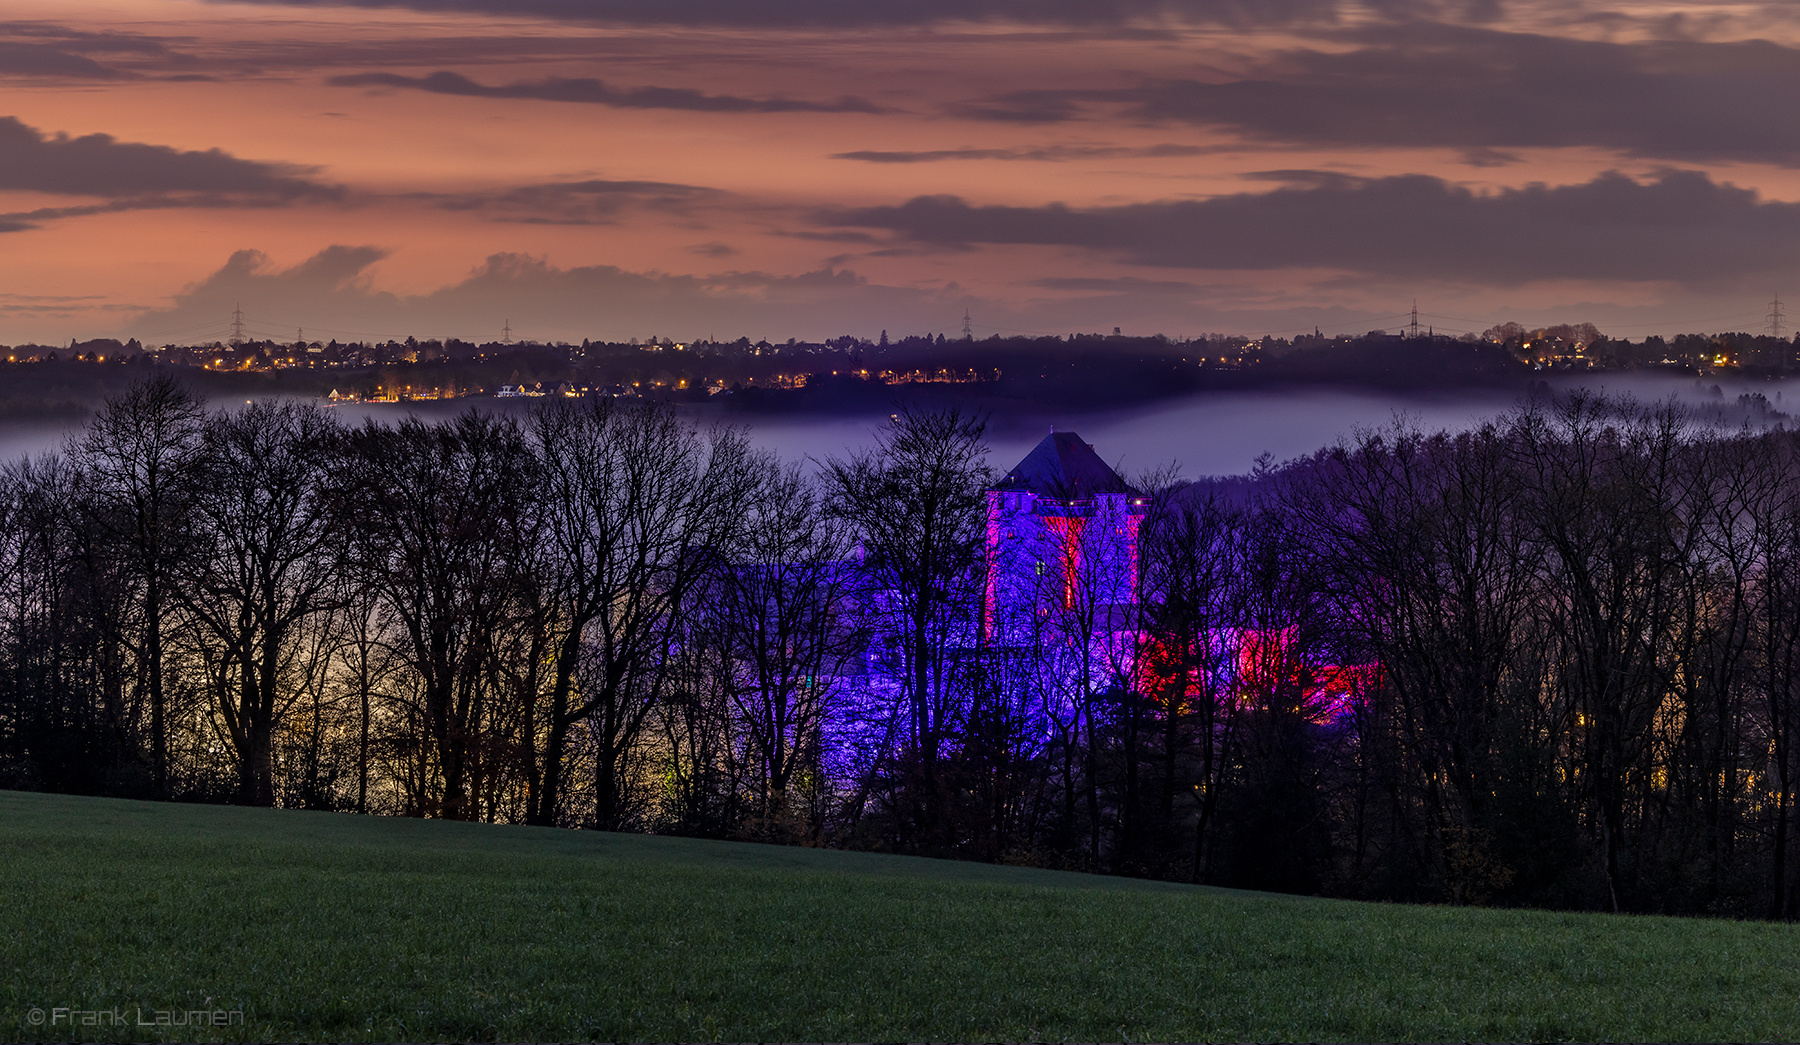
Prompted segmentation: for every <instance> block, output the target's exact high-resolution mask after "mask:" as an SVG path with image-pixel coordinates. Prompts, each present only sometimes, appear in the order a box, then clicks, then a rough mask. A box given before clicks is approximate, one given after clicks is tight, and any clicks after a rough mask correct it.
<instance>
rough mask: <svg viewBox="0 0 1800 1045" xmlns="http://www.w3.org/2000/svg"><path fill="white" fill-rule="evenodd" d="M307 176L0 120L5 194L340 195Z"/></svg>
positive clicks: (210, 154)
mask: <svg viewBox="0 0 1800 1045" xmlns="http://www.w3.org/2000/svg"><path fill="white" fill-rule="evenodd" d="M306 173H307V172H306V170H305V169H304V168H297V167H292V166H287V165H282V164H271V163H258V162H255V161H253V160H243V159H239V158H237V157H236V156H232V155H231V154H230V153H227V152H224V151H221V150H219V149H208V150H207V151H205V152H191V151H189V152H183V151H181V150H177V149H172V148H170V147H168V146H166V145H144V144H139V143H135V142H121V141H118V140H117V139H115V138H113V137H112V136H111V135H108V134H87V135H83V136H81V137H79V138H70V137H68V136H67V135H63V134H57V135H45V134H40V133H39V132H38V131H37V130H35V129H33V128H31V127H27V126H26V125H25V124H23V123H21V122H19V120H18V119H17V118H15V117H11V116H5V117H0V189H25V190H32V191H37V192H50V193H57V194H62V195H74V196H105V197H126V196H131V197H135V196H146V195H153V194H157V193H171V192H181V193H235V194H255V195H258V196H262V197H276V198H283V199H294V198H299V197H304V196H327V195H332V194H334V192H335V190H333V189H331V188H329V187H326V186H322V185H319V184H317V183H315V182H312V181H309V180H307V179H306V177H305V174H306Z"/></svg>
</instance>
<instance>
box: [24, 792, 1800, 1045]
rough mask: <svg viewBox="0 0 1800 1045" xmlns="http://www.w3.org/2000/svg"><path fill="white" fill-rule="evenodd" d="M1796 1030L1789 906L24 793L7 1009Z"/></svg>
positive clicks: (707, 1034)
mask: <svg viewBox="0 0 1800 1045" xmlns="http://www.w3.org/2000/svg"><path fill="white" fill-rule="evenodd" d="M58 1007H62V1008H67V1009H73V1010H88V1011H96V1010H106V1011H107V1012H108V1013H109V1014H110V1013H120V1014H122V1018H123V1019H124V1020H125V1021H126V1023H127V1025H126V1026H120V1027H112V1026H107V1025H105V1023H104V1022H102V1023H101V1024H99V1025H88V1026H79V1025H78V1026H76V1027H74V1028H70V1027H69V1026H67V1025H66V1023H65V1024H64V1025H62V1026H52V1025H51V1020H52V1018H53V1014H55V1011H56V1009H57V1008H58ZM33 1009H37V1010H41V1011H42V1013H43V1019H44V1023H43V1025H41V1026H39V1025H34V1024H33V1023H32V1022H31V1019H32V1010H33ZM181 1009H207V1010H214V1009H218V1010H241V1011H242V1013H243V1014H244V1015H243V1023H242V1024H241V1025H237V1026H228V1027H225V1028H222V1029H218V1030H210V1029H208V1030H195V1029H194V1028H192V1027H188V1028H175V1029H174V1030H168V1031H165V1030H161V1029H159V1028H156V1027H141V1026H134V1025H132V1024H135V1023H136V1022H137V1021H138V1020H140V1019H141V1020H145V1021H149V1020H153V1019H154V1018H155V1016H154V1014H155V1012H156V1011H157V1010H165V1011H174V1010H181ZM90 1018H93V1019H98V1020H102V1021H108V1020H111V1019H112V1018H113V1017H112V1016H111V1015H107V1016H101V1017H90ZM1797 1034H1800V929H1796V928H1794V927H1789V926H1778V925H1756V924H1734V923H1728V922H1706V921H1683V920H1676V919H1661V918H1611V917H1600V916H1591V915H1558V914H1539V913H1521V912H1502V911H1477V910H1450V909H1441V908H1409V907H1395V906H1380V905H1369V904H1355V903H1343V902H1336V901H1325V900H1308V899H1292V898H1284V897H1278V896H1268V895H1261V894H1254V893H1234V892H1226V891H1218V890H1201V889H1192V888H1185V887H1180V886H1169V885H1157V884H1152V883H1142V882H1132V881H1126V880H1121V879H1108V878H1097V877H1090V876H1085V875H1073V874H1059V873H1054V872H1044V871H1031V870H1021V869H1012V868H995V867H986V866H980V865H970V864H958V863H946V862H940V861H930V860H915V859H908V858H903V857H884V856H876V855H869V854H858V853H836V852H817V851H809V850H796V849H783V848H774V847H767V846H756V845H738V844H727V843H715V842H697V841H687V840H681V839H667V838H642V837H635V836H626V835H604V834H593V833H586V832H569V831H553V830H538V829H528V828H516V827H488V826H482V825H473V824H448V823H431V822H420V821H406V820H387V819H375V818H354V817H347V816H334V815H329V814H317V813H296V812H283V811H269V810H244V809H224V808H212V807H197V806H173V805H152V804H145V803H136V802H122V801H111V800H101V799H82V798H69V797H60V796H47V795H26V794H18V793H12V792H0V1038H24V1039H28V1040H29V1039H39V1038H42V1039H51V1038H54V1039H69V1038H72V1037H73V1038H76V1039H86V1040H123V1039H137V1040H143V1039H146V1038H148V1039H155V1038H158V1037H160V1036H167V1037H171V1038H178V1039H184V1040H187V1039H193V1038H196V1037H199V1038H204V1037H221V1038H250V1039H264V1038H278V1039H287V1040H295V1039H377V1040H393V1039H400V1040H431V1039H439V1038H447V1039H492V1038H499V1039H503V1040H504V1039H513V1040H533V1039H585V1038H603V1039H659V1040H668V1039H693V1040H705V1039H725V1040H754V1039H788V1040H827V1041H859V1040H860V1041H869V1040H896V1039H906V1040H926V1039H959V1040H971V1039H973V1040H981V1039H1063V1038H1071V1039H1085V1040H1121V1039H1124V1040H1143V1039H1149V1040H1164V1041H1167V1040H1181V1039H1208V1038H1213V1039H1217V1038H1226V1039H1264V1040H1266V1039H1315V1040H1316V1039H1360V1040H1371V1039H1373V1040H1381V1039H1427V1040H1455V1039H1511V1040H1522V1039H1530V1040H1542V1039H1569V1038H1573V1039H1582V1040H1607V1039H1615V1040H1616V1039H1638V1040H1646V1039H1663V1040H1671V1039H1674V1040H1687V1039H1736V1040H1768V1039H1792V1038H1794V1037H1795V1036H1796V1035H1797Z"/></svg>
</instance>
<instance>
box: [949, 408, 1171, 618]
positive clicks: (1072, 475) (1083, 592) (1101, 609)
mask: <svg viewBox="0 0 1800 1045" xmlns="http://www.w3.org/2000/svg"><path fill="white" fill-rule="evenodd" d="M1146 504H1147V501H1146V500H1145V498H1143V497H1142V496H1139V495H1138V493H1137V492H1136V491H1134V490H1132V489H1131V487H1130V485H1129V484H1127V483H1126V482H1125V481H1124V480H1123V479H1121V478H1120V477H1119V473H1117V472H1115V471H1113V469H1112V468H1111V467H1110V466H1108V465H1107V463H1106V462H1105V461H1103V460H1101V459H1100V455H1099V454H1097V453H1095V452H1094V447H1093V445H1092V444H1090V443H1085V442H1083V441H1082V439H1081V437H1080V436H1079V435H1076V434H1075V433H1074V432H1052V433H1051V434H1050V435H1048V436H1045V437H1044V440H1043V441H1042V442H1040V443H1038V445H1037V446H1036V447H1035V448H1033V449H1032V451H1031V452H1030V453H1029V454H1026V455H1025V459H1024V460H1022V461H1020V462H1019V463H1018V465H1017V466H1015V467H1014V468H1013V469H1012V471H1010V472H1007V473H1006V476H1005V478H1003V479H1001V480H1000V481H999V482H998V483H996V484H995V485H994V487H993V489H991V490H989V491H988V494H987V566H988V569H987V589H986V593H985V595H986V597H985V599H984V605H983V613H982V628H981V630H982V644H983V645H984V646H988V647H1008V646H1022V645H1029V644H1030V642H1031V639H1032V638H1034V637H1039V638H1041V637H1042V636H1043V635H1044V634H1045V631H1046V629H1054V630H1057V631H1062V632H1081V633H1083V634H1085V635H1087V636H1089V637H1090V638H1092V637H1097V636H1099V635H1102V634H1106V633H1110V632H1112V631H1116V630H1120V629H1121V628H1126V629H1129V628H1130V627H1131V625H1130V624H1129V623H1127V622H1126V621H1125V620H1124V619H1121V618H1124V617H1125V616H1127V614H1126V613H1125V611H1126V610H1128V609H1129V608H1130V607H1132V606H1134V605H1135V604H1136V602H1137V598H1138V528H1139V526H1140V525H1142V523H1143V518H1144V513H1145V510H1146V509H1145V505H1146Z"/></svg>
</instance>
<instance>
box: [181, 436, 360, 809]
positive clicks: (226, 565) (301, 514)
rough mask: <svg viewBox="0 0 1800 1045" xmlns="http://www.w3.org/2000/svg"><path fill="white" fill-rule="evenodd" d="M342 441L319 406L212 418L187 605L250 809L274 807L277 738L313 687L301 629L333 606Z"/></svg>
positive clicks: (240, 794) (196, 497)
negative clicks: (332, 512) (333, 452)
mask: <svg viewBox="0 0 1800 1045" xmlns="http://www.w3.org/2000/svg"><path fill="white" fill-rule="evenodd" d="M337 435H338V431H337V426H336V425H335V424H334V423H333V422H332V420H331V419H330V418H329V417H328V416H327V415H326V414H325V413H324V412H323V411H322V410H320V409H319V408H317V407H313V406H302V405H300V404H297V403H293V402H282V403H261V404H256V405H252V406H248V407H245V408H244V409H243V410H240V411H238V412H236V413H223V412H221V413H217V414H214V415H213V416H211V417H210V418H208V419H207V421H206V424H205V426H204V430H203V434H202V438H201V448H202V453H203V455H204V457H203V462H202V464H201V465H200V466H199V468H198V469H197V471H196V475H195V479H196V483H195V491H194V494H193V501H192V509H193V512H194V526H195V535H196V537H197V538H198V540H196V542H195V546H194V551H193V554H192V555H191V556H190V557H189V558H188V560H187V562H185V563H184V564H183V567H182V570H181V577H182V580H183V583H182V584H181V585H180V586H179V587H178V588H177V597H178V598H179V600H180V601H181V604H182V606H183V607H184V609H185V610H186V613H187V615H188V616H189V618H190V619H191V620H193V621H194V622H195V624H196V625H197V627H198V628H199V629H200V631H201V633H202V639H201V642H202V645H203V646H205V647H206V648H207V649H208V650H209V651H211V652H212V653H213V654H214V656H212V657H211V658H210V659H211V660H212V661H213V670H212V671H211V675H212V682H213V692H214V698H215V701H216V706H217V708H218V712H219V716H220V719H221V720H222V722H223V723H224V726H225V730H224V732H225V737H226V739H227V740H228V741H229V743H230V744H231V747H232V749H233V750H234V751H235V752H236V754H237V766H238V788H237V798H238V801H239V802H242V803H244V804H246V805H271V804H273V802H274V800H275V792H274V766H273V762H272V758H273V753H274V746H273V739H274V735H275V731H276V729H277V728H278V725H279V723H280V720H281V717H282V716H283V715H284V714H285V713H286V711H287V709H288V707H289V706H290V705H291V704H292V702H293V701H294V699H295V698H296V697H297V695H298V694H299V693H300V692H302V691H303V690H304V689H306V683H307V682H308V681H310V680H309V679H308V678H305V677H299V676H300V675H301V674H302V673H300V672H299V671H298V669H299V668H300V667H301V665H299V664H298V663H297V661H298V659H299V658H300V655H301V653H302V650H303V648H304V643H305V640H306V639H307V636H306V635H305V634H303V632H304V630H305V629H306V628H307V627H308V626H309V624H311V623H313V622H314V618H316V617H317V616H318V615H320V614H321V613H322V612H323V611H325V610H327V609H328V608H329V604H328V602H327V601H326V600H327V597H328V595H329V593H330V591H331V587H332V579H333V567H334V566H335V565H336V563H335V561H334V557H333V556H332V555H331V554H330V553H331V544H332V537H333V533H332V529H331V525H330V522H331V520H330V516H329V513H328V511H327V509H326V506H325V505H324V503H323V498H324V496H325V494H324V487H323V484H322V479H323V476H324V468H325V463H326V461H325V453H326V451H327V449H328V448H329V445H330V444H331V443H332V442H333V441H334V440H335V439H336V437H337Z"/></svg>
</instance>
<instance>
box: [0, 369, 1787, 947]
mask: <svg viewBox="0 0 1800 1045" xmlns="http://www.w3.org/2000/svg"><path fill="white" fill-rule="evenodd" d="M985 454H986V449H985V446H984V444H983V426H982V423H981V422H980V421H979V419H976V418H973V417H971V416H969V415H967V414H963V413H959V412H957V411H955V410H936V411H927V410H905V411H902V412H900V413H899V414H897V415H896V416H895V417H894V419H893V420H892V421H891V422H890V423H889V424H887V425H886V426H885V427H884V428H883V429H882V431H881V432H880V433H879V436H878V439H877V441H876V443H875V444H874V445H873V447H872V448H871V449H869V450H868V451H866V452H864V453H861V454H858V455H854V456H852V457H849V458H844V459H833V460H829V461H826V462H823V463H822V464H821V465H820V466H819V467H818V468H816V469H814V470H812V471H804V470H802V469H800V468H799V467H798V466H797V465H795V464H793V463H786V464H784V463H783V462H781V461H779V460H776V459H775V458H773V457H772V456H770V455H768V454H766V453H763V452H760V451H757V450H755V449H754V448H752V447H751V446H750V445H749V444H748V443H747V442H746V440H745V438H744V437H743V435H742V434H741V433H738V432H736V431H733V430H729V429H722V430H716V431H707V432H703V431H699V430H696V429H695V428H693V427H692V426H690V425H688V424H687V423H685V422H683V421H682V420H681V419H680V418H679V417H678V416H677V414H676V413H675V412H674V411H673V410H672V409H671V408H670V407H668V406H666V405H658V404H649V403H635V402H626V401H613V400H581V401H574V400H569V401H547V402H544V403H542V404H541V405H540V406H539V408H538V409H537V410H536V411H535V412H534V413H532V414H531V415H530V416H529V417H527V418H503V417H495V416H492V415H487V414H483V413H480V412H469V413H466V414H463V415H461V416H459V417H457V418H455V419H452V420H446V421H439V422H427V421H422V420H416V419H414V420H407V421H404V422H401V423H399V424H396V425H392V426H384V425H379V424H375V423H368V424H365V425H363V426H361V427H354V428H352V427H347V426H345V425H343V424H341V423H339V422H337V421H336V420H335V419H334V418H333V417H332V416H331V415H330V414H329V413H327V412H325V411H322V410H319V409H317V408H314V407H311V406H307V405H302V404H297V403H292V402H282V403H273V402H271V403H258V404H254V405H249V406H245V407H243V408H242V409H237V410H214V411H208V410H206V409H205V408H204V407H203V404H202V403H200V402H199V401H197V400H196V399H195V398H194V397H193V396H192V395H191V394H189V393H188V392H187V391H185V390H184V389H183V388H182V387H181V386H180V385H178V384H176V383H175V382H173V381H170V380H168V379H166V378H156V379H152V380H150V381H147V382H145V383H142V384H139V385H137V386H135V387H133V388H132V389H130V390H129V391H128V392H125V393H123V394H121V395H118V396H116V397H114V398H113V399H111V400H109V401H108V403H107V405H106V406H105V408H104V409H103V410H101V411H100V412H99V413H98V414H97V415H96V416H95V417H94V419H93V420H92V422H91V423H90V424H89V425H88V426H87V427H86V429H85V430H83V431H82V432H80V433H79V434H78V435H77V436H75V437H73V438H71V440H70V441H69V442H68V444H67V446H66V447H65V449H63V450H62V451H61V452H58V453H53V454H48V455H45V456H42V457H37V458H32V459H28V460H21V461H18V462H15V463H12V464H10V465H7V466H5V468H4V469H0V522H4V525H3V526H0V786H4V787H12V788H22V789H43V790H53V791H65V792H77V793H91V794H110V795H125V796H134V797H146V798H163V799H175V800H184V801H202V802H235V803H243V804H249V805H279V806H285V807H294V808H308V809H321V810H337V811H342V812H355V813H370V814H388V815H404V816H418V817H441V818H450V819H465V820H482V821H495V822H506V823H527V824H539V825H555V826H563V827H569V828H599V829H606V830H630V831H655V832H667V833H679V834H691V835H700V836H707V837H719V838H743V839H759V840H767V841H776V842H784V843H791V844H802V845H819V846H838V847H853V848H865V849H879V850H886V851H897V852H911V853H923V854H933V855H942V856H954V857H961V858H967V859H977V860H990V861H1006V862H1016V863H1029V864H1036V865H1042V866H1053V867H1067V868H1078V869H1086V870H1092V871H1100V872H1109V873H1118V874H1129V875H1140V876H1150V877H1161V878H1170V879H1177V880H1184V881H1185V880H1192V881H1201V882H1210V883H1216V884H1222V885H1234V886H1243V887H1251V888H1263V889H1276V890H1285V891H1291V892H1301V893H1324V894H1331V895H1339V896H1348V897H1361V898H1370V899H1392V900H1417V901H1435V902H1448V903H1493V904H1515V905H1535V906H1546V907H1560V908H1580V909H1601V910H1621V911H1666V912H1698V913H1712V914H1721V915H1731V916H1748V917H1772V918H1790V917H1793V916H1794V915H1795V913H1796V903H1797V899H1796V896H1795V890H1794V878H1795V869H1794V866H1793V863H1794V855H1793V849H1794V838H1793V835H1794V831H1795V824H1794V820H1795V808H1794V807H1795V804H1796V792H1797V791H1800V436H1796V435H1795V434H1794V433H1790V432H1785V431H1780V430H1766V431H1749V430H1740V431H1729V432H1728V431H1721V430H1719V429H1716V428H1710V427H1704V426H1699V425H1696V424H1694V423H1693V422H1692V420H1691V419H1690V418H1688V417H1687V416H1685V415H1683V414H1681V413H1679V412H1677V411H1675V410H1674V409H1673V408H1669V407H1657V408H1643V407H1639V406H1635V405H1633V404H1630V403H1624V402H1617V401H1608V400H1604V399H1596V398H1590V397H1586V396H1581V395H1577V396H1573V397H1568V398H1565V399H1562V400H1558V401H1556V402H1554V403H1539V404H1536V405H1533V406H1528V407H1525V408H1522V409H1521V410H1519V411H1518V412H1515V413H1513V414H1510V415H1508V416H1506V417H1503V418H1501V419H1499V420H1496V421H1494V422H1492V423H1489V424H1486V425H1484V426H1482V427H1480V428H1477V429H1474V430H1472V431H1468V432H1464V433H1456V434H1450V433H1428V432H1418V431H1412V430H1408V429H1405V428H1394V429H1389V430H1384V431H1380V432H1368V433H1364V434H1361V435H1358V436H1357V437H1355V438H1353V439H1350V440H1347V441H1345V442H1343V443H1341V444H1340V445H1338V446H1335V447H1332V448H1329V449H1326V450H1323V451H1320V452H1319V453H1317V454H1315V455H1313V456H1311V457H1309V458H1306V459H1303V460H1300V461H1296V462H1292V463H1290V464H1287V465H1283V466H1280V467H1275V466H1265V467H1263V468H1261V469H1259V470H1258V471H1257V472H1256V473H1254V474H1253V475H1250V476H1246V477H1240V478H1236V479H1230V480H1216V481H1202V482H1177V481H1148V482H1146V483H1145V487H1146V488H1145V490H1144V493H1145V496H1146V497H1147V501H1148V503H1147V504H1146V506H1145V508H1144V511H1145V512H1146V514H1145V515H1144V516H1143V519H1142V530H1141V539H1140V544H1139V551H1138V571H1139V577H1138V579H1137V580H1138V585H1139V591H1140V594H1141V598H1139V599H1137V600H1136V601H1129V602H1124V603H1121V602H1118V601H1116V589H1117V585H1116V580H1117V578H1116V577H1108V576H1105V575H1103V574H1104V572H1105V571H1106V570H1107V569H1110V567H1108V566H1107V565H1106V564H1105V563H1104V562H1103V561H1102V559H1103V557H1101V556H1076V557H1073V558H1071V559H1070V560H1069V561H1068V563H1067V566H1066V568H1063V567H1053V568H1051V569H1048V570H1041V571H1040V574H1042V575H1043V576H1044V577H1045V581H1044V583H1045V585H1046V591H1045V598H1044V599H1042V600H1041V601H1040V602H1039V603H1038V605H1039V607H1040V608H1039V609H1038V610H1037V611H1035V612H1034V613H1033V614H1032V615H1030V617H1029V619H1027V620H1025V621H1024V622H1022V627H1020V628H1016V629H1013V630H1012V631H1010V632H1009V633H1008V634H1009V638H1008V640H1007V642H1006V644H1005V645H1003V646H1002V645H999V644H995V643H985V642H983V641H982V639H981V636H982V635H983V634H985V633H986V632H984V624H983V614H984V612H985V611H986V609H987V608H988V604H987V602H986V600H985V594H984V593H985V592H986V591H987V590H988V589H987V587H986V583H987V579H988V578H987V576H986V571H987V570H989V569H990V565H991V562H992V560H991V558H990V556H989V555H988V553H987V550H986V543H985V542H986V539H987V537H986V526H985V525H984V523H985V517H984V512H985V510H986V501H985V496H984V493H983V491H984V490H985V489H987V488H988V487H989V486H990V485H992V481H993V478H994V476H993V473H992V472H991V471H990V470H988V468H987V467H986V463H985ZM1051 589H1054V590H1051ZM1121 637H1123V638H1121Z"/></svg>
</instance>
